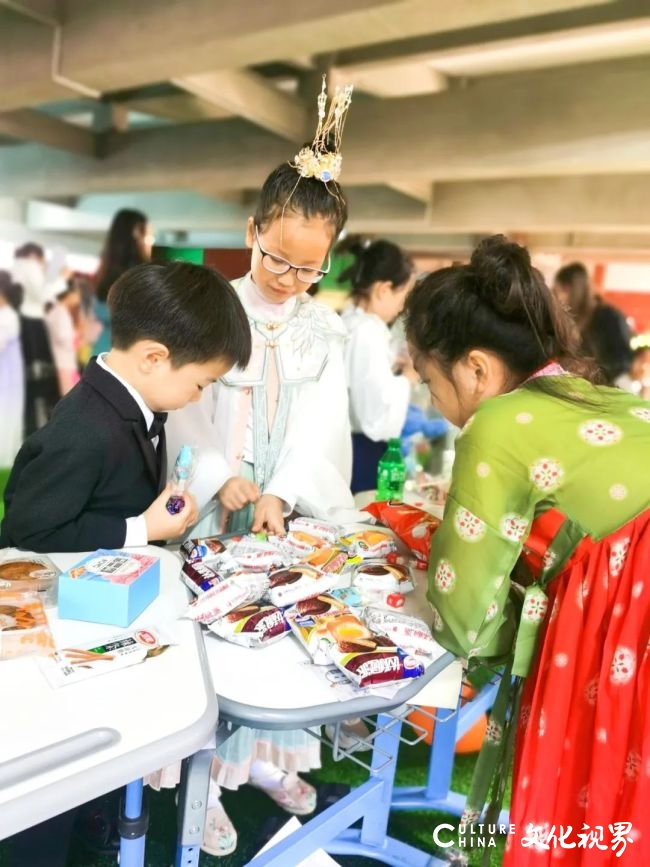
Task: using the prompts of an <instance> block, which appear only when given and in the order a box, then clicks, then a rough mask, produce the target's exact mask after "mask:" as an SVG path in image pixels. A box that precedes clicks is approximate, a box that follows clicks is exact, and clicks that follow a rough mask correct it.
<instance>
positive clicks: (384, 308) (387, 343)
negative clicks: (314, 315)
mask: <svg viewBox="0 0 650 867" xmlns="http://www.w3.org/2000/svg"><path fill="white" fill-rule="evenodd" d="M351 251H352V252H353V253H354V256H355V261H354V263H353V264H352V265H351V266H350V267H349V268H347V269H346V270H345V271H344V272H343V273H342V274H341V279H342V280H349V281H350V283H351V286H352V291H351V293H350V302H351V303H350V304H349V305H348V306H347V307H346V308H345V309H344V310H343V312H342V315H341V318H342V320H343V323H344V325H345V327H346V329H347V331H348V334H349V337H350V339H349V340H348V342H347V344H346V347H345V376H346V382H347V387H348V395H349V399H350V422H351V426H352V447H353V465H352V466H353V469H352V491H353V492H354V493H357V492H358V491H368V490H372V489H374V488H375V485H376V480H377V465H378V463H379V460H380V458H381V456H382V454H383V453H384V451H385V450H386V445H387V441H388V440H389V439H391V438H393V437H399V436H400V434H401V433H402V429H403V428H404V423H405V421H406V417H407V412H408V408H409V403H410V399H411V388H412V386H413V385H414V384H415V383H417V382H418V381H419V378H418V376H417V374H416V372H415V370H414V369H413V366H412V365H411V364H410V362H409V360H408V359H399V358H397V356H396V355H395V352H394V350H393V348H392V346H391V332H390V328H389V326H390V324H391V323H392V322H393V321H394V320H395V319H396V318H397V317H398V316H399V314H400V313H401V312H402V309H403V308H404V303H405V301H406V297H407V295H408V293H409V291H410V290H411V289H412V288H413V285H414V283H415V274H414V268H413V263H412V261H411V260H410V259H409V258H408V256H407V255H406V254H405V253H404V251H403V250H401V249H400V248H399V247H398V246H397V245H396V244H393V243H391V242H390V241H384V240H376V241H373V242H372V243H370V244H366V245H363V244H356V245H353V246H352V247H351Z"/></svg>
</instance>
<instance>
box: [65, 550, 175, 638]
mask: <svg viewBox="0 0 650 867" xmlns="http://www.w3.org/2000/svg"><path fill="white" fill-rule="evenodd" d="M159 592H160V560H159V559H158V557H152V556H150V555H148V554H133V553H131V552H129V551H106V550H99V551H95V552H94V554H89V555H88V556H87V557H85V558H84V559H83V560H81V562H79V563H77V564H76V565H74V566H72V567H70V569H68V570H67V571H66V572H63V573H62V574H61V576H60V577H59V617H62V618H66V619H69V620H87V621H88V622H90V623H109V624H111V625H114V626H129V625H130V624H131V623H132V622H133V621H134V620H135V618H136V617H137V616H138V615H139V614H141V613H142V612H143V611H144V609H145V608H146V607H147V605H149V604H150V603H151V602H153V600H154V599H155V598H156V597H157V596H158V593H159Z"/></svg>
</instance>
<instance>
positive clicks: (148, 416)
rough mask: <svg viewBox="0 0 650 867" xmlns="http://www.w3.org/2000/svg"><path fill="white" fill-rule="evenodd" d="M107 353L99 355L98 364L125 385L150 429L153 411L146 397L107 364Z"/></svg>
mask: <svg viewBox="0 0 650 867" xmlns="http://www.w3.org/2000/svg"><path fill="white" fill-rule="evenodd" d="M106 354H107V353H105V352H103V353H102V354H101V355H98V356H97V364H98V365H99V366H100V367H101V368H102V370H105V371H106V372H107V373H110V374H111V376H114V377H115V379H116V380H117V381H118V382H120V383H121V384H122V385H123V386H124V388H125V389H126V390H127V391H128V393H129V394H130V395H131V397H132V398H133V400H134V401H135V402H136V403H137V404H138V406H139V407H140V411H141V412H142V415H143V416H144V423H145V425H146V426H147V430H149V428H150V427H151V423H152V422H153V411H152V410H150V409H149V407H148V406H147V404H146V403H145V402H144V399H143V397H142V395H141V394H140V392H139V391H136V389H135V388H133V386H132V385H129V383H128V382H127V381H126V380H125V379H122V377H121V376H120V375H119V374H117V373H115V371H114V370H113V369H112V368H111V367H109V366H108V365H107V364H106V362H105V361H104V358H105V357H106Z"/></svg>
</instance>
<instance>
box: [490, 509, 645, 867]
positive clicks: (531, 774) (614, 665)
mask: <svg viewBox="0 0 650 867" xmlns="http://www.w3.org/2000/svg"><path fill="white" fill-rule="evenodd" d="M547 594H548V597H549V607H548V610H549V612H550V614H549V616H548V617H547V619H546V621H545V623H544V624H543V627H542V633H541V636H540V651H539V654H538V657H537V660H536V662H535V664H534V667H533V670H532V671H531V674H530V676H529V677H528V678H527V680H526V682H525V685H524V690H523V694H522V699H521V710H520V717H519V722H518V728H517V746H516V756H515V768H514V778H513V794H512V806H511V811H510V822H511V824H513V825H514V826H515V833H514V835H511V836H509V837H508V838H507V844H506V854H505V857H504V861H503V864H504V867H546V865H558V867H565V865H566V867H578V865H580V867H605V865H607V867H609V865H615V864H617V865H621V867H650V510H649V511H646V512H644V513H643V514H642V515H640V516H639V517H637V518H635V519H634V520H633V521H631V522H629V523H628V524H626V525H625V526H624V527H623V528H621V529H620V530H617V531H616V532H615V533H612V534H611V535H610V536H608V537H607V538H606V539H604V540H603V541H601V542H598V543H589V544H588V545H585V546H581V547H580V548H579V549H578V551H577V553H576V555H574V557H573V558H572V560H571V561H570V562H569V564H568V565H567V566H566V567H565V569H564V570H563V571H562V572H561V574H559V575H558V576H556V577H555V578H554V579H553V580H552V581H551V582H550V583H549V585H548V587H547Z"/></svg>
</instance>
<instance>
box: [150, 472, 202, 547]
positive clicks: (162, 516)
mask: <svg viewBox="0 0 650 867" xmlns="http://www.w3.org/2000/svg"><path fill="white" fill-rule="evenodd" d="M172 493H173V489H172V486H171V485H169V484H168V485H167V486H166V487H165V490H164V491H163V492H162V494H159V496H158V497H157V498H156V499H155V500H154V501H153V503H152V504H151V505H150V506H149V508H148V509H147V511H146V512H145V513H144V520H145V523H146V525H147V539H148V540H149V542H160V541H162V540H163V539H176V538H178V536H184V535H185V533H187V531H188V530H189V528H190V527H191V526H192V524H196V521H197V519H198V517H199V509H198V506H197V505H196V500H195V499H194V497H193V496H192V494H190V493H189V491H185V493H184V494H183V499H184V500H185V505H184V506H183V508H182V509H181V511H180V512H179V513H178V515H170V514H169V512H168V511H167V509H166V508H165V507H166V505H167V500H168V499H169V498H170V497H171V496H172Z"/></svg>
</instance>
